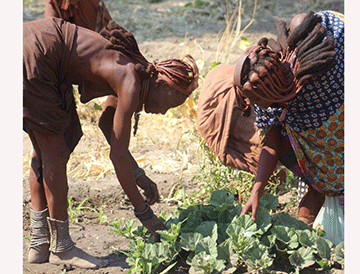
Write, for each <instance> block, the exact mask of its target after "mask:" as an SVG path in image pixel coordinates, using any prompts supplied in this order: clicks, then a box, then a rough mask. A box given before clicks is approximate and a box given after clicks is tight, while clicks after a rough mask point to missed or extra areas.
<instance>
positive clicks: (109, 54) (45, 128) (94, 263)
mask: <svg viewBox="0 0 360 274" xmlns="http://www.w3.org/2000/svg"><path fill="white" fill-rule="evenodd" d="M103 35H104V36H106V38H107V39H105V38H104V37H103V36H102V35H100V34H98V33H95V32H93V31H89V30H87V29H84V28H82V27H77V26H76V25H74V24H70V23H68V22H65V21H64V20H62V19H57V18H45V19H40V20H37V21H32V22H27V23H24V27H23V37H24V40H23V41H24V44H23V47H24V49H23V54H24V59H23V60H24V79H23V81H24V84H23V86H24V90H23V127H24V130H25V131H26V132H27V133H28V134H29V137H30V139H31V142H32V144H33V148H34V153H33V157H32V162H31V170H30V178H29V182H30V191H31V207H32V208H31V217H32V218H31V241H30V250H29V258H28V259H29V262H32V263H42V262H47V261H49V262H50V263H53V264H71V265H72V266H75V267H81V268H97V267H101V266H104V265H106V264H107V262H106V261H103V260H100V259H99V258H95V257H93V256H91V255H89V254H87V253H86V252H84V251H83V250H81V249H79V248H77V247H76V246H75V243H74V242H73V241H72V240H71V237H70V235H69V229H68V214H67V207H68V203H67V196H68V183H67V175H66V165H67V162H68V160H69V157H70V153H71V152H72V151H73V150H74V148H75V146H76V145H77V143H78V141H79V139H80V137H81V135H82V131H81V126H80V123H79V118H78V116H77V113H76V106H75V101H74V97H73V93H72V84H75V85H79V93H80V101H81V102H82V103H86V102H88V101H90V100H91V99H93V98H98V97H102V96H107V95H112V96H113V97H115V98H117V100H113V101H112V102H111V103H109V104H108V105H106V106H105V108H104V111H103V114H102V116H101V118H100V121H99V126H100V127H101V128H102V130H103V132H104V134H105V137H106V139H107V141H108V142H109V144H110V159H111V160H112V162H113V165H114V168H115V172H116V175H117V178H118V179H119V182H120V184H121V186H122V188H123V189H124V191H125V193H126V195H127V196H128V197H129V199H130V201H131V203H132V205H133V206H134V211H135V215H136V216H137V217H138V218H139V219H140V221H141V222H142V224H143V225H144V226H145V227H146V228H147V229H149V231H151V233H153V234H154V236H155V239H158V238H159V235H158V234H157V233H156V231H157V230H163V229H166V227H165V225H164V224H163V223H162V222H161V221H160V220H159V219H158V218H157V217H156V216H155V215H154V214H153V212H152V210H151V208H150V207H149V205H148V204H151V203H154V202H155V201H156V200H157V198H158V193H157V189H156V185H155V190H154V189H153V187H152V186H151V185H152V184H154V183H153V182H152V181H151V180H150V181H151V182H149V184H148V186H142V187H143V188H144V189H145V193H146V194H145V195H146V196H147V199H146V200H147V201H146V200H144V198H143V197H142V195H141V194H140V192H139V190H138V188H137V183H136V181H135V176H138V175H140V176H142V174H141V173H140V174H138V175H135V176H134V174H133V170H136V168H137V164H136V161H135V160H134V159H133V157H132V156H131V154H130V152H129V150H128V147H129V141H130V133H131V118H132V116H133V114H134V113H136V112H139V111H141V109H142V108H143V106H144V109H145V111H146V112H149V113H162V114H164V113H166V111H167V110H168V109H169V108H172V107H176V106H179V105H181V104H182V103H183V102H184V101H185V100H186V98H187V97H188V96H189V95H190V94H191V92H192V91H193V90H194V89H196V88H197V86H198V83H197V81H198V69H197V67H196V64H195V61H194V60H193V58H192V57H191V56H187V57H188V59H189V61H190V63H187V62H185V61H182V60H179V59H169V60H165V61H161V62H158V63H156V62H154V63H148V62H147V61H146V59H145V58H144V57H143V56H142V55H141V53H140V52H139V51H138V47H137V44H136V41H135V39H134V38H133V36H132V34H131V33H129V32H127V31H126V30H124V29H122V28H121V27H120V26H118V25H117V24H116V23H114V22H111V26H110V27H109V28H108V30H107V31H106V32H105V33H103ZM119 35H120V36H122V39H116V37H119ZM108 39H111V42H110V41H109V40H108ZM114 102H116V107H115V105H114ZM145 184H146V182H145ZM147 202H148V203H147Z"/></svg>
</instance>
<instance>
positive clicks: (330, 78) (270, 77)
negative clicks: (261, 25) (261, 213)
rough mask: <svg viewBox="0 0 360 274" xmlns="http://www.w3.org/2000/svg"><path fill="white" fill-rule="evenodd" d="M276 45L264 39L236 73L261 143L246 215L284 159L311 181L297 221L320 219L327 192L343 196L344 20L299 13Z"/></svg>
mask: <svg viewBox="0 0 360 274" xmlns="http://www.w3.org/2000/svg"><path fill="white" fill-rule="evenodd" d="M285 25H286V24H285V22H283V21H282V22H281V23H279V24H278V25H277V28H278V31H279V36H278V42H276V41H274V40H271V39H269V40H268V39H261V40H260V41H259V44H258V45H257V46H254V47H250V48H248V49H247V51H246V52H245V55H244V56H242V57H241V58H240V59H239V61H238V63H237V65H236V69H235V75H234V82H235V85H236V86H237V93H238V95H237V98H238V102H239V106H240V107H241V108H243V109H246V108H247V107H248V106H249V105H250V104H252V105H254V107H255V113H256V114H257V118H256V125H257V127H258V128H259V131H260V136H261V137H262V139H263V142H264V146H263V148H262V151H261V154H260V159H259V166H258V173H257V175H256V179H255V184H254V185H253V188H252V192H251V195H250V197H249V199H248V201H247V202H246V204H245V205H244V207H243V208H242V211H241V215H244V214H246V213H248V212H251V213H252V218H253V219H254V220H255V219H256V215H257V211H258V208H259V200H260V197H261V195H262V193H263V191H264V188H265V186H266V185H267V182H268V179H269V177H270V175H271V174H272V172H273V170H274V168H275V165H276V163H277V161H278V160H280V162H282V163H283V164H284V165H285V166H286V167H287V168H289V169H290V170H291V171H293V173H294V174H295V175H298V176H301V177H302V178H303V180H304V181H305V182H306V183H307V188H308V190H307V192H306V194H305V196H304V197H303V198H302V200H301V202H300V205H299V214H298V219H300V220H303V221H304V222H306V223H308V224H309V226H311V225H312V223H313V222H314V220H315V217H316V215H317V213H318V212H319V210H320V208H321V206H322V204H323V201H324V197H325V195H328V196H339V197H340V198H339V202H340V206H342V207H343V193H344V169H343V167H344V17H343V15H342V14H340V13H337V12H330V11H326V12H319V13H318V14H314V13H312V12H309V13H308V14H300V15H297V16H296V17H294V19H293V20H292V22H291V24H290V30H288V29H286V26H285Z"/></svg>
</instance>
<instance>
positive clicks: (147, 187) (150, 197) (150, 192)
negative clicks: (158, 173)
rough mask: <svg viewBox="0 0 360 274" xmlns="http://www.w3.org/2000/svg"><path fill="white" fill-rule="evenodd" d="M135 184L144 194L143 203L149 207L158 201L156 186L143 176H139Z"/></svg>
mask: <svg viewBox="0 0 360 274" xmlns="http://www.w3.org/2000/svg"><path fill="white" fill-rule="evenodd" d="M136 184H137V185H138V186H139V187H140V188H141V189H142V190H144V192H145V198H146V199H145V202H146V203H147V204H149V205H152V204H154V203H155V202H157V201H159V198H160V196H159V191H158V188H157V185H156V184H155V183H154V182H153V181H152V180H151V179H150V178H149V177H147V176H146V175H145V174H143V175H141V176H140V177H139V178H138V179H137V180H136Z"/></svg>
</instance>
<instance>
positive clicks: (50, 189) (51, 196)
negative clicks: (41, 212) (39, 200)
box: [34, 132, 70, 221]
mask: <svg viewBox="0 0 360 274" xmlns="http://www.w3.org/2000/svg"><path fill="white" fill-rule="evenodd" d="M34 135H35V138H36V141H37V143H38V145H39V148H40V151H41V160H42V165H43V180H44V191H45V196H46V201H47V204H48V208H49V215H50V218H52V219H56V220H61V221H65V220H66V218H67V207H68V204H67V195H68V184H67V176H66V165H67V162H68V160H69V157H70V151H69V149H68V147H67V145H66V142H65V139H64V137H63V135H62V134H59V135H52V134H43V133H39V132H34Z"/></svg>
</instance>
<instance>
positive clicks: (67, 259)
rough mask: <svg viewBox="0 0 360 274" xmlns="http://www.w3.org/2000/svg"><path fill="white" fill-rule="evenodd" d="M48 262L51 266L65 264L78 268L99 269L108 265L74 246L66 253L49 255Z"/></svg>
mask: <svg viewBox="0 0 360 274" xmlns="http://www.w3.org/2000/svg"><path fill="white" fill-rule="evenodd" d="M49 262H50V263H52V264H57V265H60V264H65V265H71V266H74V267H80V268H99V267H105V266H107V265H108V264H109V262H108V260H101V259H99V258H96V257H94V256H91V255H90V254H88V253H86V252H85V251H83V250H82V249H80V248H77V247H76V246H74V247H73V248H71V249H70V250H68V251H64V252H60V253H52V252H51V253H50V258H49Z"/></svg>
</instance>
